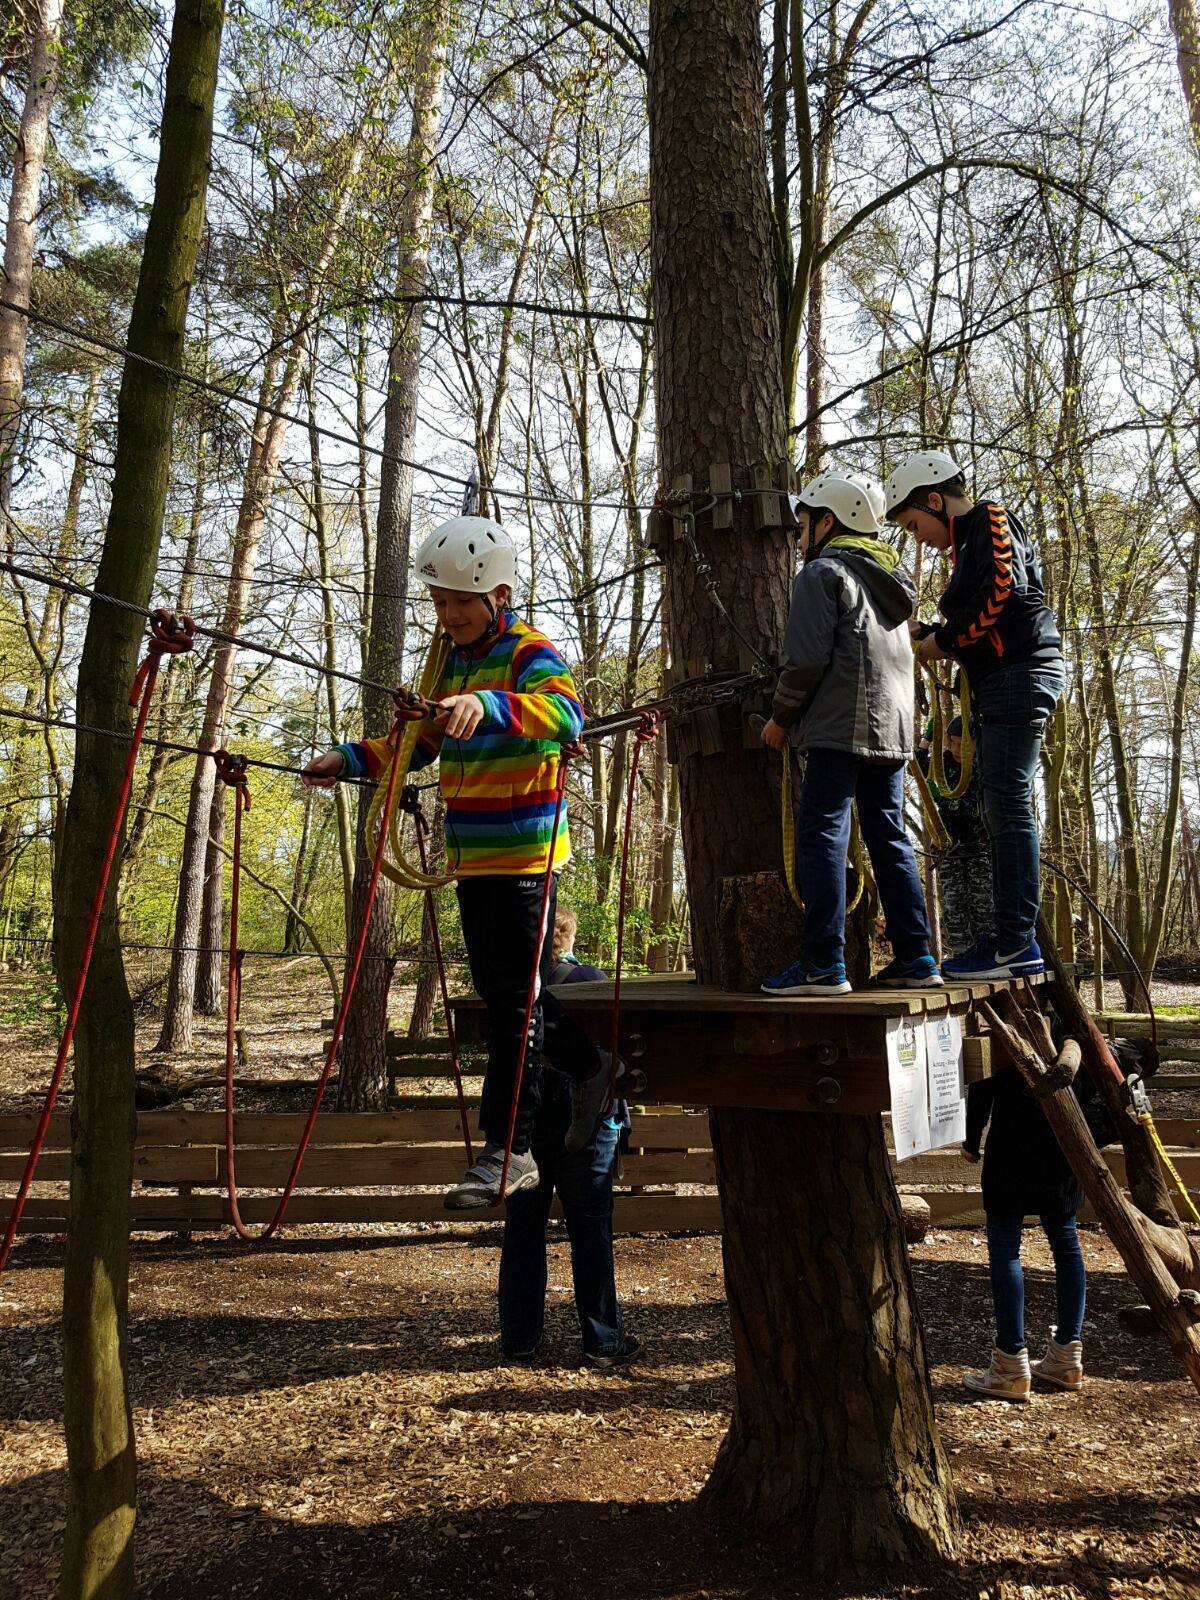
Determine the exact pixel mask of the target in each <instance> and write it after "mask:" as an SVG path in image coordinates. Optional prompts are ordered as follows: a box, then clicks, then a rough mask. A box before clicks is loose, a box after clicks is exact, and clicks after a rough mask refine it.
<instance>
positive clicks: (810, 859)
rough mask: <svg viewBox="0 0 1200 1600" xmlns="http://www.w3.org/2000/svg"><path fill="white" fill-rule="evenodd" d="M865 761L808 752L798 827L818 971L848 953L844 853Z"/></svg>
mask: <svg viewBox="0 0 1200 1600" xmlns="http://www.w3.org/2000/svg"><path fill="white" fill-rule="evenodd" d="M861 767H862V762H861V761H859V759H858V758H857V756H851V755H846V754H845V753H844V752H843V751H841V750H810V751H809V752H808V764H807V766H806V767H805V771H804V787H803V789H802V790H801V793H800V805H799V808H798V814H797V818H796V821H797V828H796V867H797V874H798V876H799V879H800V893H801V894H802V895H803V897H804V959H805V961H806V962H807V964H808V966H809V967H811V968H813V969H815V970H819V971H824V970H827V969H828V968H829V967H833V966H836V965H837V964H838V963H839V962H841V961H843V960H844V959H845V955H846V852H847V850H848V849H849V848H850V803H851V800H852V799H853V797H854V787H855V784H856V782H857V781H858V774H859V769H860V768H861Z"/></svg>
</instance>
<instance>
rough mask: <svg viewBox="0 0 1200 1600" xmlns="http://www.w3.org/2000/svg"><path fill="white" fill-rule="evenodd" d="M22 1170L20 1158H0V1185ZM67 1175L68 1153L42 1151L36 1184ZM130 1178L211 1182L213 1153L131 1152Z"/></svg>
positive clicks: (13, 1180)
mask: <svg viewBox="0 0 1200 1600" xmlns="http://www.w3.org/2000/svg"><path fill="white" fill-rule="evenodd" d="M24 1170H25V1156H24V1155H22V1154H14V1155H0V1184H13V1185H15V1184H16V1183H17V1181H18V1180H19V1179H20V1177H21V1174H22V1172H23V1171H24ZM70 1176H71V1154H70V1151H68V1150H44V1151H43V1152H42V1158H41V1160H40V1161H39V1162H38V1167H37V1178H36V1180H35V1181H36V1182H38V1183H65V1182H66V1181H67V1180H68V1179H69V1178H70ZM133 1176H134V1178H135V1179H137V1180H138V1181H140V1182H142V1183H176V1182H180V1183H213V1182H215V1181H216V1176H217V1152H216V1150H215V1149H214V1148H212V1147H211V1146H209V1147H197V1148H195V1149H188V1148H175V1149H162V1150H159V1149H148V1150H147V1149H143V1150H135V1151H134V1156H133Z"/></svg>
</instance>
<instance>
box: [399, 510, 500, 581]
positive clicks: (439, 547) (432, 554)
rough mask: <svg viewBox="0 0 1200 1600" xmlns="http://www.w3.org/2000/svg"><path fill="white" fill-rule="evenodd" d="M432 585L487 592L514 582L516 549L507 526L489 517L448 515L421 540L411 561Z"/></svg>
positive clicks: (423, 577)
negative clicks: (505, 527)
mask: <svg viewBox="0 0 1200 1600" xmlns="http://www.w3.org/2000/svg"><path fill="white" fill-rule="evenodd" d="M413 566H414V568H415V569H416V574H417V577H418V578H420V580H421V582H422V583H427V584H429V585H430V587H432V588H438V589H457V590H459V591H460V592H461V593H463V594H487V593H488V591H489V590H491V589H496V588H499V586H500V585H501V584H502V583H506V584H507V585H508V587H509V588H510V589H512V588H514V587H515V586H516V582H517V552H516V548H515V546H514V545H513V542H512V538H511V537H510V535H509V534H508V532H507V530H506V529H504V528H502V527H501V526H500V524H499V523H498V522H493V521H492V520H491V518H490V517H451V518H450V519H449V521H448V522H443V523H440V524H439V525H438V526H437V527H436V528H435V529H434V530H433V532H432V533H431V534H430V535H429V537H428V538H427V539H426V540H424V542H423V543H422V545H421V547H420V549H419V550H418V551H417V554H416V557H415V558H414V561H413Z"/></svg>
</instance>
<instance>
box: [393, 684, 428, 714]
mask: <svg viewBox="0 0 1200 1600" xmlns="http://www.w3.org/2000/svg"><path fill="white" fill-rule="evenodd" d="M392 704H393V705H394V706H395V708H396V721H397V722H423V721H424V720H425V719H426V718H429V719H431V720H432V718H434V717H435V716H436V715H437V707H436V706H435V705H434V704H433V702H432V701H430V700H426V698H425V696H424V695H423V694H418V693H417V691H416V690H415V689H406V688H405V687H404V685H403V684H399V685H398V686H397V687H396V688H395V689H393V690H392Z"/></svg>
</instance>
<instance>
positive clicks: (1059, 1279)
mask: <svg viewBox="0 0 1200 1600" xmlns="http://www.w3.org/2000/svg"><path fill="white" fill-rule="evenodd" d="M1040 1221H1041V1224H1042V1231H1043V1233H1044V1234H1045V1235H1046V1238H1047V1240H1048V1241H1049V1244H1050V1253H1051V1254H1052V1255H1053V1257H1054V1297H1055V1306H1056V1309H1055V1334H1054V1337H1055V1339H1056V1340H1057V1341H1058V1343H1059V1344H1070V1342H1071V1340H1072V1339H1078V1338H1079V1335H1080V1333H1081V1331H1082V1329H1083V1310H1084V1304H1085V1302H1086V1299H1087V1275H1086V1274H1085V1272H1084V1269H1083V1252H1082V1251H1081V1250H1080V1248H1079V1234H1078V1232H1077V1231H1076V1228H1075V1218H1074V1217H1073V1216H1072V1217H1064V1216H1043V1217H1041V1218H1040ZM1024 1225H1025V1219H1024V1218H1023V1217H1002V1216H996V1215H995V1214H994V1213H993V1212H991V1211H989V1212H988V1214H987V1242H988V1272H989V1275H990V1276H991V1280H992V1302H993V1304H994V1305H995V1308H996V1347H997V1349H1000V1350H1003V1351H1004V1352H1005V1354H1006V1355H1010V1356H1015V1355H1016V1354H1017V1352H1018V1351H1019V1350H1024V1348H1025V1275H1024V1273H1023V1272H1022V1271H1021V1232H1022V1229H1023V1228H1024Z"/></svg>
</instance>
